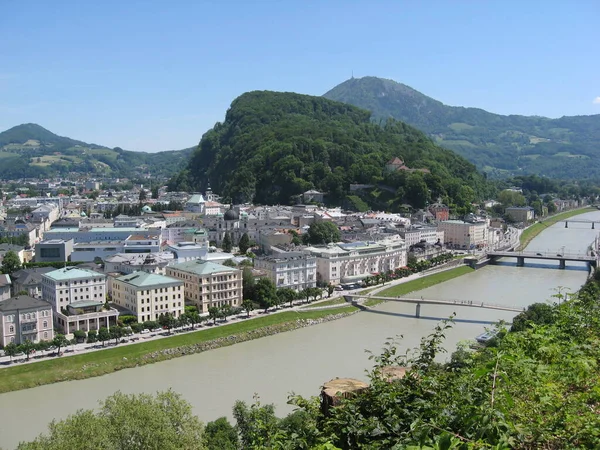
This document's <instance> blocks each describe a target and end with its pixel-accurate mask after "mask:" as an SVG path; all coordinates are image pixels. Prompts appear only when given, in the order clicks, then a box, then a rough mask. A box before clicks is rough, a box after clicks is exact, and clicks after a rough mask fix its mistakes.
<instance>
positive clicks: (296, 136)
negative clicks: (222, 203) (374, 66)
mask: <svg viewBox="0 0 600 450" xmlns="http://www.w3.org/2000/svg"><path fill="white" fill-rule="evenodd" d="M370 119H371V117H370V113H369V112H368V111H365V110H362V109H359V108H356V107H354V106H350V105H347V104H344V103H339V102H334V101H331V100H327V99H325V98H322V97H313V96H308V95H300V94H295V93H281V92H269V91H255V92H248V93H246V94H243V95H241V96H240V97H238V98H237V99H235V100H234V101H233V103H232V104H231V107H230V108H229V110H228V111H227V115H226V117H225V121H224V122H223V123H217V124H216V125H215V127H214V128H213V129H211V130H209V131H208V132H207V133H206V134H204V136H203V137H202V140H201V142H200V144H199V146H198V148H197V149H196V151H195V152H194V154H193V155H192V158H191V160H190V162H189V164H188V167H187V169H186V170H184V171H182V172H181V173H180V174H179V175H178V176H177V177H175V178H174V179H172V180H171V182H170V188H171V189H185V190H204V189H205V188H206V187H207V184H208V183H209V182H210V185H211V187H212V188H213V189H214V190H215V191H217V192H219V193H220V194H221V195H223V196H224V197H226V198H229V199H231V200H233V201H234V202H248V201H254V202H256V203H263V204H266V203H270V204H276V203H280V204H289V203H291V202H293V201H294V197H295V196H297V195H299V194H301V193H303V192H305V191H307V190H309V189H317V190H319V191H322V192H326V193H327V202H328V203H330V204H337V205H339V204H344V203H347V202H350V203H351V204H354V206H356V207H358V206H357V205H363V206H365V207H368V206H371V207H383V208H386V209H388V210H390V209H391V210H394V209H398V208H399V207H400V205H402V204H403V203H409V204H411V205H413V206H415V207H421V206H424V205H425V203H426V202H427V201H430V200H436V199H437V198H438V197H442V198H445V199H446V201H450V202H454V203H456V205H457V206H458V207H459V208H460V207H462V208H468V205H469V203H470V202H471V201H472V200H473V199H475V198H476V197H479V196H486V195H487V194H488V189H489V188H490V187H489V185H488V184H487V182H486V181H485V180H484V178H483V176H482V175H481V174H479V173H478V172H477V171H476V169H475V166H473V165H472V164H471V163H469V162H467V161H466V160H465V159H463V158H461V157H460V156H458V155H456V154H455V153H454V152H452V151H449V150H445V149H442V148H440V147H438V146H436V145H435V144H434V143H433V142H432V141H431V140H430V139H429V138H428V137H427V136H425V135H424V134H423V133H422V132H420V131H418V130H416V129H415V128H413V127H411V126H408V125H406V124H404V123H401V122H397V121H388V122H387V123H386V124H385V125H383V126H380V125H378V124H375V123H373V122H372V121H371V120H370ZM394 157H399V158H401V159H402V160H403V161H404V163H405V165H406V166H407V167H408V168H410V169H428V170H429V171H430V173H423V172H421V171H416V170H398V171H390V170H386V163H387V162H388V161H390V160H391V159H392V158H394ZM351 183H361V184H368V185H373V187H372V188H370V189H367V190H364V191H360V194H355V193H353V195H349V194H350V190H349V187H350V184H351ZM358 195H361V196H362V197H363V198H362V199H359V198H358ZM365 202H366V205H365ZM351 206H352V205H351Z"/></svg>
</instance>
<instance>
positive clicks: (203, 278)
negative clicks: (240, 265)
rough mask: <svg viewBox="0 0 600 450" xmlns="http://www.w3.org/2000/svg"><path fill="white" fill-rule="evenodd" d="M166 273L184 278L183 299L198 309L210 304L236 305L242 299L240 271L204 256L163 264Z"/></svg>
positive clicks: (202, 310)
mask: <svg viewBox="0 0 600 450" xmlns="http://www.w3.org/2000/svg"><path fill="white" fill-rule="evenodd" d="M167 276H169V277H173V278H177V279H179V280H182V281H183V282H184V292H185V299H186V300H188V301H190V302H192V303H194V304H195V305H196V306H197V307H198V310H199V311H200V312H208V308H209V307H211V306H222V305H225V304H228V305H231V306H239V305H240V304H241V302H242V271H241V270H239V269H234V268H232V267H227V266H222V265H221V264H215V263H212V262H208V261H204V260H194V261H188V262H183V263H179V264H175V265H173V266H167Z"/></svg>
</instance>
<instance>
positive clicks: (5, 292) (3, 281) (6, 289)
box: [0, 275, 12, 302]
mask: <svg viewBox="0 0 600 450" xmlns="http://www.w3.org/2000/svg"><path fill="white" fill-rule="evenodd" d="M11 288H12V280H11V279H10V275H0V302H3V301H4V300H8V299H9V298H10V297H11Z"/></svg>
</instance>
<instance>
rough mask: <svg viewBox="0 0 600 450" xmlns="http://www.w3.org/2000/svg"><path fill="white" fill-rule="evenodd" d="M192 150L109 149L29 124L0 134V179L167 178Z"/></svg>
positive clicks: (182, 165)
mask: <svg viewBox="0 0 600 450" xmlns="http://www.w3.org/2000/svg"><path fill="white" fill-rule="evenodd" d="M192 150H193V149H192V148H188V149H185V150H177V151H166V152H158V153H145V152H131V151H127V150H123V149H120V148H118V147H116V148H114V149H110V148H107V147H103V146H101V145H96V144H87V143H85V142H81V141H76V140H74V139H70V138H68V137H62V136H57V135H56V134H54V133H52V132H51V131H48V130H46V129H45V128H43V127H41V126H39V125H36V124H33V123H28V124H23V125H18V126H16V127H13V128H11V129H9V130H6V131H4V132H2V133H0V162H2V164H0V178H3V179H14V178H22V177H40V176H41V177H50V176H65V175H68V174H86V175H92V176H115V177H130V176H136V175H141V174H146V173H150V174H152V175H153V176H156V177H167V178H168V177H170V176H172V175H173V174H174V173H176V172H177V171H179V170H181V169H182V168H183V167H184V166H185V163H186V162H187V160H188V158H189V155H190V154H191V152H192Z"/></svg>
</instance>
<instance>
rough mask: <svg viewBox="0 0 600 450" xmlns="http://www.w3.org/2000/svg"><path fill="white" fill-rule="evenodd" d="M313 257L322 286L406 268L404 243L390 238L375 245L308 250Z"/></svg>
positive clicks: (311, 248) (326, 247) (358, 244)
mask: <svg viewBox="0 0 600 450" xmlns="http://www.w3.org/2000/svg"><path fill="white" fill-rule="evenodd" d="M307 251H309V252H310V253H312V254H313V255H315V256H316V257H317V278H318V279H319V281H321V282H322V283H331V284H339V283H352V282H355V281H360V280H362V279H363V278H366V277H368V276H370V275H372V274H375V273H383V272H388V271H390V270H394V269H397V268H399V267H403V266H406V258H407V248H406V243H405V242H404V240H403V239H402V238H401V237H400V236H398V235H394V236H391V237H389V238H387V239H383V240H380V241H377V242H351V243H348V244H329V245H327V246H323V247H309V248H307Z"/></svg>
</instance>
